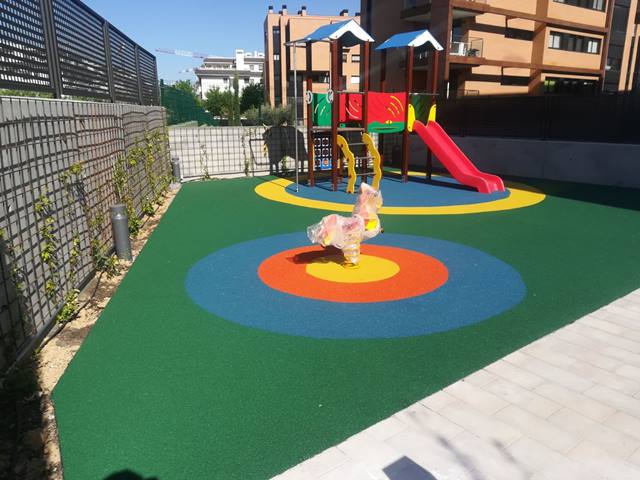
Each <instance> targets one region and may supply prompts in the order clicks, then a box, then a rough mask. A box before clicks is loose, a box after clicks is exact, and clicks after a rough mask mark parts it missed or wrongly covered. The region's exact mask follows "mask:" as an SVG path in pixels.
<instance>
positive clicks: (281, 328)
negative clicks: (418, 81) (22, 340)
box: [54, 22, 640, 480]
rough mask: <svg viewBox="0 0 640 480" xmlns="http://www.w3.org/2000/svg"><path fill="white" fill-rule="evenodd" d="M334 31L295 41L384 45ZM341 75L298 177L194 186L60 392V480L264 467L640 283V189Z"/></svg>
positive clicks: (224, 474) (242, 474)
mask: <svg viewBox="0 0 640 480" xmlns="http://www.w3.org/2000/svg"><path fill="white" fill-rule="evenodd" d="M327 27H331V28H324V27H323V28H324V30H323V29H320V30H319V31H317V32H315V33H314V34H311V35H310V36H309V37H307V38H305V39H303V40H301V41H299V42H294V43H293V44H292V46H293V47H295V48H302V45H304V44H307V45H309V44H311V43H313V42H317V41H329V42H330V45H331V51H332V56H333V59H334V63H335V65H334V68H333V72H336V73H337V72H338V70H339V66H338V62H337V59H338V58H340V57H341V50H340V49H341V48H343V47H348V46H353V45H355V44H356V43H361V42H364V44H365V45H367V44H369V43H371V41H372V39H370V37H368V35H367V34H366V32H364V31H363V30H362V29H361V28H360V27H359V26H357V24H355V22H344V24H335V25H331V26H327ZM423 45H430V46H431V50H432V52H433V55H434V58H435V59H436V60H435V61H436V63H437V52H438V48H440V49H441V47H439V45H438V44H437V42H435V40H433V37H431V35H430V34H429V33H428V32H427V31H420V32H410V34H402V35H400V36H394V37H391V38H390V39H389V40H387V41H386V42H384V43H382V44H381V45H380V46H379V47H378V49H381V51H386V49H388V48H406V49H407V59H408V60H410V59H412V58H413V48H414V47H419V46H423ZM364 52H365V54H364V62H365V65H366V64H367V62H368V60H367V58H368V54H367V52H368V47H367V48H365V49H364ZM307 68H308V69H309V70H311V66H310V65H307ZM365 68H366V67H365ZM408 71H409V72H410V71H411V68H408ZM309 78H310V77H309ZM338 78H339V75H332V82H334V83H333V85H332V88H331V90H332V92H333V94H332V95H333V99H331V96H332V95H329V94H327V95H325V94H322V95H319V94H317V93H315V92H313V91H312V89H311V88H308V89H307V93H306V94H305V97H307V109H308V112H309V114H310V115H308V116H307V118H308V124H307V129H308V137H307V138H308V141H309V144H310V148H309V155H310V157H309V161H308V162H307V170H306V171H304V169H303V168H302V167H301V166H300V165H296V169H295V175H294V176H291V177H288V178H276V177H264V178H247V179H237V180H224V181H205V182H194V183H188V184H185V185H183V186H182V188H181V190H180V192H179V193H178V195H177V197H176V199H175V201H174V202H173V204H172V205H171V207H170V208H169V210H168V211H167V213H166V214H165V216H164V217H163V218H162V221H161V223H160V224H159V226H158V227H157V229H156V230H155V232H154V233H153V235H152V237H151V238H150V239H149V242H148V243H147V245H146V247H145V248H144V250H143V251H142V253H141V254H140V255H139V257H138V258H137V259H136V261H135V263H134V264H133V266H132V268H131V270H130V271H129V273H128V274H127V276H126V278H125V279H124V281H123V282H122V284H121V285H120V287H119V289H118V291H117V293H116V295H115V296H114V297H113V299H112V300H111V301H110V302H109V304H108V305H107V307H106V309H105V310H104V312H103V314H102V316H101V318H100V320H99V321H98V322H97V324H96V325H95V327H94V329H93V330H92V332H91V334H90V335H89V337H88V338H87V340H86V341H85V342H84V344H83V345H82V348H81V349H80V350H79V352H78V354H77V355H76V357H75V359H74V360H73V361H72V363H71V364H70V366H69V368H68V369H67V371H66V372H65V374H64V376H63V378H62V379H61V381H60V383H59V384H58V386H57V387H56V390H55V392H54V400H55V405H56V415H57V420H58V425H59V435H60V445H61V450H62V457H63V462H64V470H65V478H67V479H69V480H74V479H86V478H105V477H107V476H109V475H111V474H113V473H115V472H118V471H123V470H130V471H134V472H137V474H139V475H141V476H143V477H144V478H147V477H157V478H162V479H164V478H224V479H234V478H237V479H264V478H270V477H272V476H274V475H277V474H279V473H281V472H283V471H285V470H286V469H288V468H290V467H292V466H293V465H296V464H297V463H299V462H301V461H303V460H305V459H307V458H309V457H311V456H313V455H315V454H317V453H319V452H321V451H323V450H324V449H326V448H328V447H330V446H332V445H334V444H336V443H339V442H341V441H343V440H344V439H346V438H347V437H349V436H351V435H353V434H355V433H357V432H359V431H361V430H362V429H365V428H367V427H369V426H371V425H373V424H375V423H376V422H378V421H380V420H382V419H384V418H386V417H388V416H389V415H392V414H393V413H394V412H396V411H398V410H400V409H402V408H405V407H407V406H408V405H410V404H412V403H415V402H416V401H418V400H420V399H422V398H424V397H425V396H427V395H429V394H431V393H434V392H437V391H438V390H440V389H442V388H444V387H446V386H447V385H450V384H451V383H453V382H455V381H457V380H459V379H461V378H463V377H465V376H466V375H469V374H471V373H473V372H475V371H477V370H478V369H480V368H482V367H484V366H486V365H487V364H489V363H491V362H494V361H496V360H497V359H500V358H502V357H504V356H505V355H508V354H509V353H511V352H513V351H514V350H517V349H518V348H520V347H522V346H524V345H527V344H529V343H531V342H532V341H534V340H536V339H538V338H540V337H542V336H544V335H546V334H548V333H550V332H553V331H554V330H557V329H558V328H560V327H562V326H564V325H566V324H568V323H571V322H573V321H574V320H576V319H577V318H579V317H580V316H583V315H586V314H587V313H589V312H591V311H593V310H595V309H597V308H599V307H600V306H602V305H604V304H606V303H608V302H610V301H612V300H614V299H617V298H619V297H620V296H622V295H624V294H626V293H628V292H630V291H632V290H633V289H635V288H637V287H638V285H639V284H640V271H638V268H637V262H633V261H630V259H632V258H637V252H638V248H639V247H640V237H639V236H638V234H637V232H640V215H639V213H638V205H640V203H639V202H638V193H637V191H636V190H631V189H622V188H615V187H604V186H594V185H579V184H568V183H561V182H551V181H542V180H534V179H521V178H513V179H512V178H500V177H497V176H495V175H491V174H488V173H485V172H482V171H480V170H478V169H477V168H476V167H475V166H474V164H473V162H472V161H471V160H470V159H468V158H467V157H466V156H465V155H464V153H462V152H461V151H460V150H459V149H458V148H457V147H456V146H455V144H454V143H453V141H452V140H451V139H450V138H449V137H448V135H447V134H446V133H445V132H444V130H443V129H442V128H441V127H440V126H439V124H438V123H437V120H436V111H437V108H436V107H435V100H434V99H435V96H434V95H433V94H432V95H427V96H425V95H422V96H420V95H414V97H416V100H415V101H414V99H412V98H411V95H410V92H411V81H410V79H407V80H408V85H407V90H406V92H400V93H398V92H395V93H394V94H390V93H388V92H385V91H384V89H382V90H383V91H381V92H370V91H368V86H367V85H365V87H364V91H363V92H361V93H359V94H357V95H354V94H352V93H349V94H347V93H344V94H343V93H341V92H340V85H339V83H338ZM434 78H435V77H434ZM309 82H310V81H309ZM308 86H309V87H311V83H309V84H308ZM435 88H436V86H435V85H433V92H435ZM392 96H393V97H395V99H396V100H397V108H392V107H390V108H386V107H384V108H378V107H376V105H385V106H388V105H390V103H388V101H391V100H390V99H391V97H392ZM417 97H420V98H423V99H424V98H426V99H427V103H426V104H425V103H424V102H422V101H421V100H420V101H419V100H418V99H417ZM322 98H324V99H325V100H326V102H325V100H320V99H322ZM393 101H395V100H393ZM323 102H325V103H323ZM376 102H377V103H376ZM336 103H337V104H338V105H342V106H343V107H344V108H342V113H341V112H340V110H341V109H340V108H330V107H331V106H332V105H336ZM414 105H415V106H414ZM371 106H372V107H371ZM370 107H371V108H370ZM321 108H325V113H326V115H328V116H329V118H330V121H329V124H328V125H327V124H324V122H325V121H326V119H325V120H321V119H319V115H317V114H316V113H317V111H319V109H321ZM328 110H330V111H328ZM349 112H351V113H349ZM358 112H359V113H358ZM385 112H386V113H385ZM314 118H315V120H314ZM371 125H373V126H371ZM392 132H396V133H401V134H402V135H403V136H404V140H405V143H404V146H405V147H404V148H403V152H404V155H403V158H402V162H401V165H399V169H397V170H396V169H391V168H388V167H389V166H388V165H387V166H385V164H384V159H383V158H382V156H381V154H380V152H379V151H378V149H377V147H376V145H375V144H374V142H373V141H372V140H371V138H372V137H369V134H370V133H371V134H373V133H376V134H378V135H381V136H383V135H384V134H386V133H392ZM413 133H415V134H416V135H418V136H420V138H421V139H422V140H423V141H424V143H425V163H424V165H425V168H424V171H421V172H414V171H411V170H409V159H408V158H407V154H406V152H407V148H406V145H407V143H406V141H407V139H408V138H409V135H410V134H413ZM354 135H355V136H356V139H355V141H353V140H352V139H350V138H349V137H350V136H351V137H353V136H354ZM358 136H359V138H357V137H358ZM323 142H324V143H323ZM356 144H357V145H356ZM356 148H360V149H361V150H362V152H361V153H354V150H355V149H356ZM323 150H329V152H324V151H323ZM432 154H434V155H435V156H436V157H437V159H438V160H439V161H440V163H441V164H442V165H443V167H444V168H443V170H442V172H435V171H434V169H433V165H432V160H431V155H432ZM332 159H335V161H334V160H332ZM296 160H298V158H297V157H296ZM365 181H366V182H367V184H366V186H363V185H364V182H365ZM369 185H372V186H373V188H371V189H369ZM367 195H369V196H367ZM363 199H366V200H367V201H369V203H368V204H366V205H364V206H363V204H362V202H364V201H365V200H363ZM354 204H355V205H356V206H355V207H354ZM350 212H352V216H351V217H349V216H348V215H349V213H350ZM310 226H311V227H310ZM340 226H342V227H340ZM312 227H317V228H315V229H314V228H312ZM307 228H309V230H307ZM340 228H342V230H340ZM305 231H307V234H306V235H305ZM354 231H356V233H357V235H355V234H354ZM340 235H342V236H344V237H349V241H344V242H339V241H338V240H336V238H343V237H341V236H340ZM349 235H351V236H349ZM354 235H355V236H354ZM354 238H355V240H354ZM96 379H100V380H99V381H96Z"/></svg>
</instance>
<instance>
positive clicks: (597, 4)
mask: <svg viewBox="0 0 640 480" xmlns="http://www.w3.org/2000/svg"><path fill="white" fill-rule="evenodd" d="M553 1H554V2H556V3H565V4H567V5H573V6H574V7H581V8H588V9H590V10H599V11H601V12H603V11H604V3H605V2H604V0H553Z"/></svg>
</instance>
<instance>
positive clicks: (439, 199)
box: [286, 176, 510, 207]
mask: <svg viewBox="0 0 640 480" xmlns="http://www.w3.org/2000/svg"><path fill="white" fill-rule="evenodd" d="M346 188H347V183H346V182H342V183H339V184H338V191H337V192H334V191H333V186H332V183H331V181H329V180H322V181H319V182H316V184H315V187H313V188H311V187H308V186H307V185H304V184H301V185H300V188H299V189H298V191H297V192H296V185H295V183H292V184H291V185H288V186H287V187H286V191H287V192H288V193H290V194H291V195H294V196H296V197H301V198H307V199H310V200H321V201H325V202H336V203H345V204H349V205H351V204H353V201H354V200H353V195H351V194H348V193H347V192H346ZM356 189H357V187H356ZM380 190H381V191H382V196H383V198H384V205H385V206H386V207H441V206H448V205H469V204H473V203H487V202H494V201H496V200H502V199H503V198H507V197H508V196H509V194H510V192H509V189H506V190H505V191H504V192H493V193H489V194H487V193H480V192H478V191H476V190H474V189H472V188H470V187H466V186H464V185H461V184H460V183H458V182H457V181H456V180H454V179H453V178H449V177H440V176H437V177H433V179H432V180H431V181H427V180H426V179H425V178H421V177H409V181H408V182H407V183H402V181H401V179H400V178H395V177H384V178H383V179H382V180H381V182H380Z"/></svg>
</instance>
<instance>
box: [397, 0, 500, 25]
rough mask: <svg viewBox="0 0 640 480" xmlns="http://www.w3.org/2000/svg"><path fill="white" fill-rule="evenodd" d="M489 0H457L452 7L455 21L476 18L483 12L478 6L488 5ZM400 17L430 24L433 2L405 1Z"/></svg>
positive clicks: (428, 0) (429, 0) (423, 0)
mask: <svg viewBox="0 0 640 480" xmlns="http://www.w3.org/2000/svg"><path fill="white" fill-rule="evenodd" d="M487 3H488V0H456V1H455V4H453V5H452V14H453V19H454V20H456V19H458V18H465V17H474V16H476V15H480V14H481V13H483V12H482V10H478V9H477V8H474V7H475V6H477V5H478V4H483V5H486V4H487ZM402 7H403V8H402V11H401V12H400V17H401V18H403V19H404V20H408V21H411V22H423V23H426V22H429V21H430V20H431V0H404V3H403V5H402Z"/></svg>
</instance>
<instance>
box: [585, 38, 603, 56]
mask: <svg viewBox="0 0 640 480" xmlns="http://www.w3.org/2000/svg"><path fill="white" fill-rule="evenodd" d="M587 53H600V40H595V39H588V40H587Z"/></svg>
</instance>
